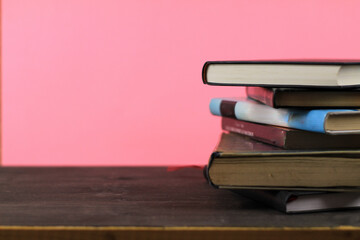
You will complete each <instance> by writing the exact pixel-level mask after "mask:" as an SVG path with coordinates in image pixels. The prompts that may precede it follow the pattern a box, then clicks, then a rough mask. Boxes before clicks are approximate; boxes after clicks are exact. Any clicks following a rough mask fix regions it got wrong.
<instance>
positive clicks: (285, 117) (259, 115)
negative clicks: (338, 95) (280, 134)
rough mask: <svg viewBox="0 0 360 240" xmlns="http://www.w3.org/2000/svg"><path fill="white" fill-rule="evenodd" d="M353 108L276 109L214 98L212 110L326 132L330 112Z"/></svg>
mask: <svg viewBox="0 0 360 240" xmlns="http://www.w3.org/2000/svg"><path fill="white" fill-rule="evenodd" d="M335 111H337V112H340V111H351V110H319V109H317V110H296V109H276V108H272V107H269V106H267V105H263V104H260V103H257V102H255V101H246V100H245V101H244V100H234V99H222V98H214V99H212V100H211V101H210V112H211V113H212V114H214V115H217V116H223V117H230V118H235V119H238V120H243V121H249V122H255V123H261V124H268V125H275V126H281V127H288V128H295V129H301V130H306V131H312V132H321V133H325V132H326V131H325V127H324V125H325V120H326V118H327V115H328V113H329V112H335Z"/></svg>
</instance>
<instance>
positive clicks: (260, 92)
mask: <svg viewBox="0 0 360 240" xmlns="http://www.w3.org/2000/svg"><path fill="white" fill-rule="evenodd" d="M246 94H247V96H248V97H249V98H252V99H254V100H257V101H259V102H262V103H263V104H266V105H268V106H270V107H276V106H275V91H274V90H273V89H272V88H264V87H246Z"/></svg>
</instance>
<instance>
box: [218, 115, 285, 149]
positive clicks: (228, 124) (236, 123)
mask: <svg viewBox="0 0 360 240" xmlns="http://www.w3.org/2000/svg"><path fill="white" fill-rule="evenodd" d="M221 127H222V129H223V130H225V131H229V132H234V133H239V134H242V135H246V136H249V137H251V138H253V139H256V140H258V141H261V142H264V143H268V144H271V145H274V146H277V147H282V148H286V134H287V132H286V131H285V130H284V129H281V128H277V127H272V126H269V125H262V124H254V123H251V122H245V121H241V120H237V119H232V118H227V117H223V118H222V121H221Z"/></svg>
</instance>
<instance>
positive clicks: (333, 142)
mask: <svg viewBox="0 0 360 240" xmlns="http://www.w3.org/2000/svg"><path fill="white" fill-rule="evenodd" d="M221 127H222V129H223V130H225V131H228V132H233V133H238V134H242V135H246V136H249V137H251V138H253V139H255V140H257V141H261V142H264V143H267V144H271V145H274V146H277V147H281V148H284V149H293V150H296V149H298V150H301V149H309V150H316V149H318V150H320V149H323V150H326V149H360V134H344V135H330V134H323V133H316V132H309V131H302V130H297V129H292V128H285V127H277V126H272V125H265V124H257V123H252V122H246V121H241V120H237V119H232V118H227V117H223V118H222V119H221Z"/></svg>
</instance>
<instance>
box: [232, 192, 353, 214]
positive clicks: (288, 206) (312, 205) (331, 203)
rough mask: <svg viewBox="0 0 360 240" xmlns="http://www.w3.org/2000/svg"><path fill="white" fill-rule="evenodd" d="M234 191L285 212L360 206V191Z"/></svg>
mask: <svg viewBox="0 0 360 240" xmlns="http://www.w3.org/2000/svg"><path fill="white" fill-rule="evenodd" d="M233 192H235V193H237V194H240V195H242V196H244V197H247V198H250V199H252V200H254V201H256V202H259V203H262V204H264V205H267V206H269V207H273V208H275V209H277V210H279V211H281V212H285V213H304V212H319V211H330V210H339V209H353V208H359V207H360V192H316V191H315V192H314V191H286V190H281V191H278V190H256V189H237V190H233Z"/></svg>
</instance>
